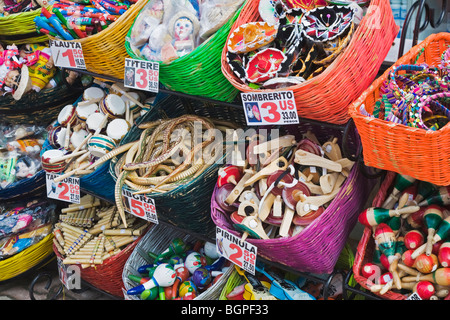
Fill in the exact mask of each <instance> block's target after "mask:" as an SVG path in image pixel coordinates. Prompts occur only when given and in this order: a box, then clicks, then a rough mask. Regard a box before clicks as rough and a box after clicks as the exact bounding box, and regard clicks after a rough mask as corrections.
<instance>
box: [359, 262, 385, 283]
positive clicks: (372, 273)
mask: <svg viewBox="0 0 450 320" xmlns="http://www.w3.org/2000/svg"><path fill="white" fill-rule="evenodd" d="M361 274H362V275H363V277H365V278H367V279H369V280H371V279H378V278H379V277H380V276H381V268H380V266H379V265H376V264H375V263H372V262H368V263H366V264H365V265H364V266H363V267H362V269H361ZM373 282H375V281H373Z"/></svg>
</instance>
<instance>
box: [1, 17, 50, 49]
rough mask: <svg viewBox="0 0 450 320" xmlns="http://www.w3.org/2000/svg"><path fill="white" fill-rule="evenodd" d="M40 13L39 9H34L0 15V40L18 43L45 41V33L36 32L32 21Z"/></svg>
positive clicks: (6, 42) (46, 38)
mask: <svg viewBox="0 0 450 320" xmlns="http://www.w3.org/2000/svg"><path fill="white" fill-rule="evenodd" d="M40 14H41V9H36V10H33V11H27V12H21V13H14V14H11V15H8V16H4V17H0V42H2V43H4V44H7V45H8V44H13V43H14V44H16V45H19V44H26V43H38V42H45V41H47V40H48V37H47V35H45V34H40V33H38V32H37V31H36V25H35V23H34V21H33V19H34V18H35V17H37V16H39V15H40Z"/></svg>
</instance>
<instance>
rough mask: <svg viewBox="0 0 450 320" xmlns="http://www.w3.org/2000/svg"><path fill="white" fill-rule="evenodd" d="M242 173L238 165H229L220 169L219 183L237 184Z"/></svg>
mask: <svg viewBox="0 0 450 320" xmlns="http://www.w3.org/2000/svg"><path fill="white" fill-rule="evenodd" d="M241 176H242V173H241V170H239V168H238V167H237V166H228V167H225V168H220V169H219V179H217V185H218V186H219V187H221V186H222V185H224V184H225V183H232V184H234V185H237V184H238V183H237V181H239V180H240V179H241Z"/></svg>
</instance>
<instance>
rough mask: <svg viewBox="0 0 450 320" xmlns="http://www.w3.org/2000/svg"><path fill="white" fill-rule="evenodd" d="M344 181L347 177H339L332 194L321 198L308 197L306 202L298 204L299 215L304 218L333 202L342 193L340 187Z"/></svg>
mask: <svg viewBox="0 0 450 320" xmlns="http://www.w3.org/2000/svg"><path fill="white" fill-rule="evenodd" d="M344 181H345V177H344V176H343V175H339V176H338V178H337V181H336V183H335V184H334V188H333V191H332V192H331V193H329V194H326V195H321V196H308V197H306V199H305V200H304V201H300V202H298V203H297V205H296V212H297V214H298V215H300V216H304V215H306V214H307V213H309V212H310V211H315V210H317V209H318V208H319V207H320V206H323V205H324V204H326V203H327V202H329V201H331V200H333V199H334V197H335V196H336V195H337V194H338V192H339V191H340V187H341V185H342V183H343V182H344Z"/></svg>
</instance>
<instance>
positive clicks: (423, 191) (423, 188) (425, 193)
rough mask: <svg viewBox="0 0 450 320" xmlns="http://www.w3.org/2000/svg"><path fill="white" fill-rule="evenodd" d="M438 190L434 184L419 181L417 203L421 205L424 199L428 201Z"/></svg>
mask: <svg viewBox="0 0 450 320" xmlns="http://www.w3.org/2000/svg"><path fill="white" fill-rule="evenodd" d="M437 190H438V188H437V187H436V186H435V185H434V184H432V183H430V182H426V181H419V182H418V184H417V195H416V198H415V199H414V200H415V201H416V202H417V203H420V202H422V200H423V199H426V198H428V197H430V196H431V195H432V194H433V193H435V192H437Z"/></svg>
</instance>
